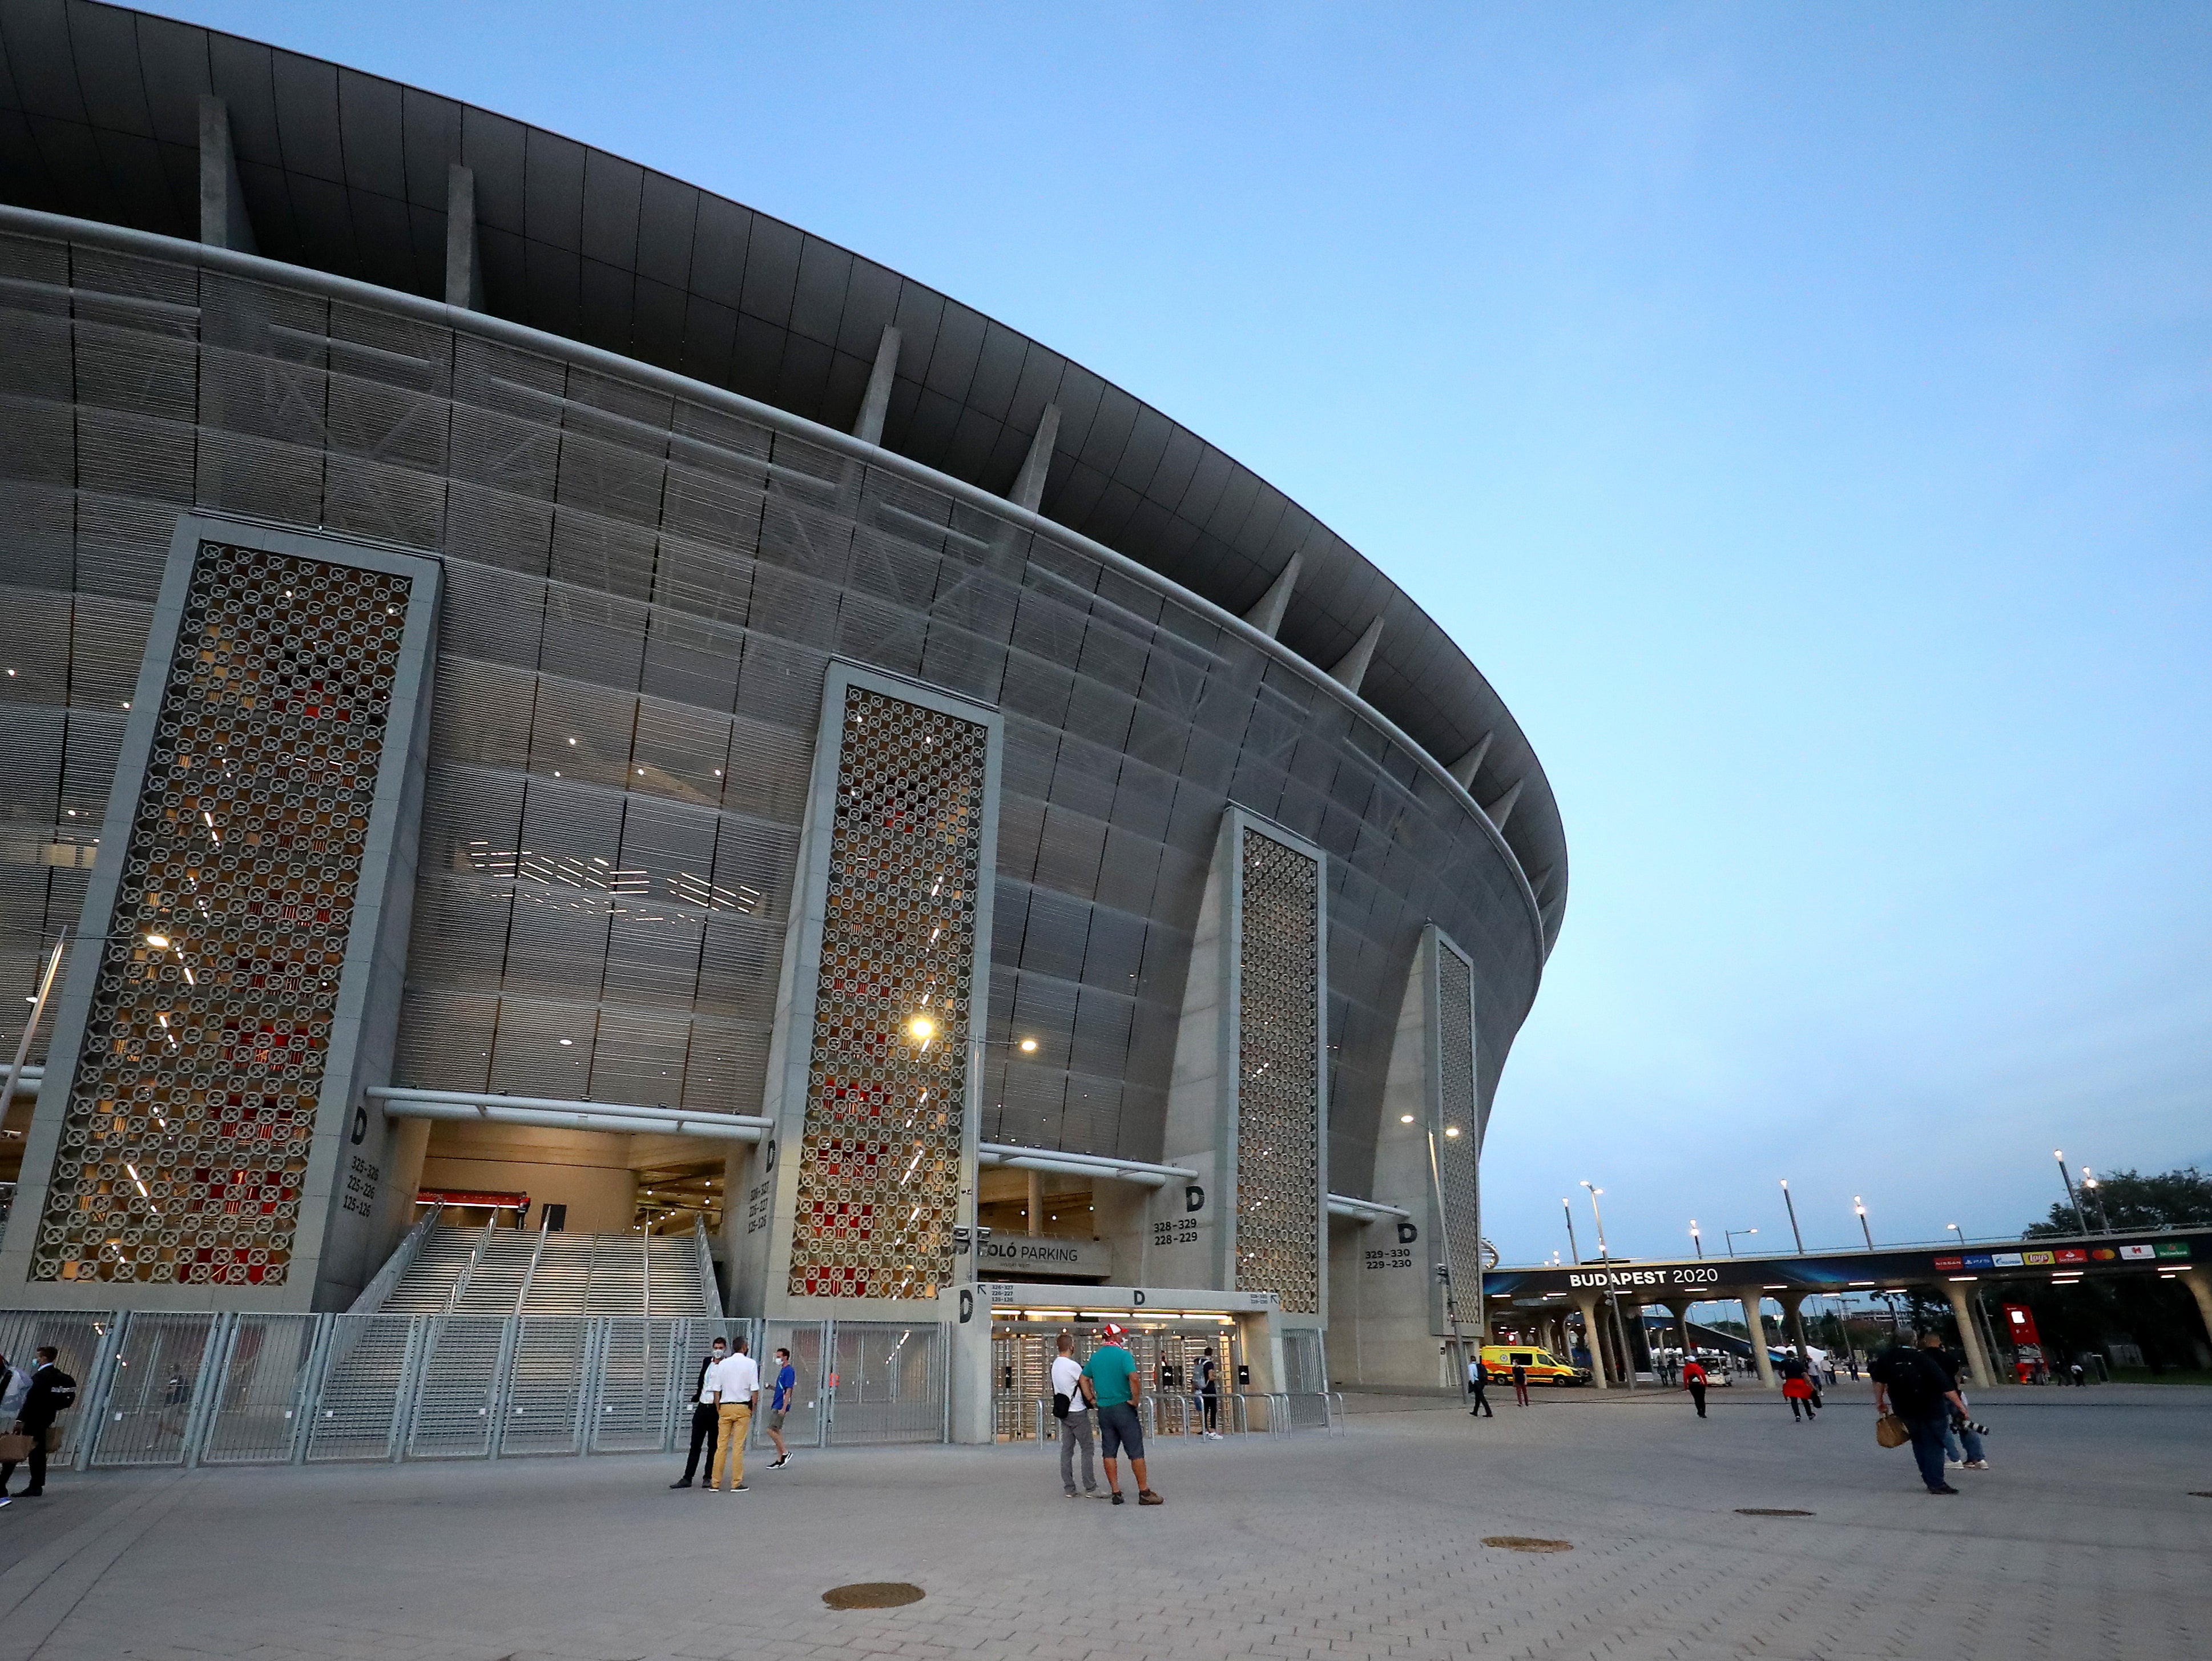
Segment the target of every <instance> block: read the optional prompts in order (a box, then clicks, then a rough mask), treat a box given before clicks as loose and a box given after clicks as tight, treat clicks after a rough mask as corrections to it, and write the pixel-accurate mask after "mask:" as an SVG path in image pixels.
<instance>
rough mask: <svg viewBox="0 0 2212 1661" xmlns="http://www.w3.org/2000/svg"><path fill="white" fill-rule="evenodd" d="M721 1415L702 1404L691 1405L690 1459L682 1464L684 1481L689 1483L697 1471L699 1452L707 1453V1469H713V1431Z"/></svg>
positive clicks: (694, 1403)
mask: <svg viewBox="0 0 2212 1661" xmlns="http://www.w3.org/2000/svg"><path fill="white" fill-rule="evenodd" d="M720 1422H721V1415H720V1414H719V1413H717V1412H716V1411H715V1410H714V1409H713V1408H710V1407H708V1405H707V1404H706V1403H705V1402H693V1403H692V1404H691V1457H690V1458H688V1459H686V1460H685V1461H684V1481H685V1482H690V1480H691V1475H692V1473H693V1472H694V1471H696V1470H697V1469H699V1451H700V1449H702V1448H704V1449H705V1450H706V1451H707V1469H708V1470H709V1471H712V1470H713V1469H714V1430H715V1427H716V1426H718V1425H719V1424H720Z"/></svg>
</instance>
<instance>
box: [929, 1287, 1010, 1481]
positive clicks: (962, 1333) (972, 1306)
mask: <svg viewBox="0 0 2212 1661" xmlns="http://www.w3.org/2000/svg"><path fill="white" fill-rule="evenodd" d="M937 1302H938V1307H939V1311H941V1314H942V1317H943V1319H944V1321H945V1335H946V1337H947V1338H948V1339H949V1340H950V1342H951V1355H950V1357H949V1358H948V1360H950V1361H951V1366H950V1368H949V1369H948V1371H947V1375H946V1384H947V1387H948V1389H949V1390H951V1415H950V1417H951V1429H952V1439H953V1440H954V1441H955V1442H957V1443H962V1444H965V1445H969V1446H975V1445H981V1444H985V1443H990V1442H995V1441H997V1440H998V1434H997V1429H996V1427H995V1426H994V1425H993V1423H992V1421H991V1407H992V1402H991V1300H990V1299H989V1297H988V1296H987V1295H986V1293H984V1291H983V1288H982V1287H946V1288H945V1290H944V1291H942V1292H940V1293H938V1295H937Z"/></svg>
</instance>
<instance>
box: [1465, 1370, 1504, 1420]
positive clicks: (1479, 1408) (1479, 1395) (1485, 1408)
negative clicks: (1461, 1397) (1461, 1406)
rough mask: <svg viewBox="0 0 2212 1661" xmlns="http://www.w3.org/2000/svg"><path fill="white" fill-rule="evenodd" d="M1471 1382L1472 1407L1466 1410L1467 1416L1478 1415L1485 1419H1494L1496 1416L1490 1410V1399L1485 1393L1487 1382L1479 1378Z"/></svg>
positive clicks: (1487, 1387)
mask: <svg viewBox="0 0 2212 1661" xmlns="http://www.w3.org/2000/svg"><path fill="white" fill-rule="evenodd" d="M1472 1382H1473V1385H1474V1406H1473V1407H1471V1408H1469V1409H1468V1414H1469V1415H1474V1414H1477V1413H1480V1414H1481V1415H1483V1416H1484V1417H1485V1418H1489V1419H1495V1418H1496V1417H1497V1416H1498V1415H1496V1414H1495V1413H1492V1411H1491V1410H1490V1397H1489V1396H1488V1395H1487V1394H1486V1391H1487V1390H1488V1389H1489V1385H1488V1384H1487V1382H1486V1380H1483V1379H1480V1378H1477V1379H1474V1380H1473V1381H1472Z"/></svg>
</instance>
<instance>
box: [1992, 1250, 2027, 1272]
mask: <svg viewBox="0 0 2212 1661" xmlns="http://www.w3.org/2000/svg"><path fill="white" fill-rule="evenodd" d="M2021 1262H2022V1256H2021V1253H2019V1252H2017V1251H1993V1252H1991V1253H1990V1264H1991V1266H1992V1267H1994V1268H1996V1269H2018V1268H2019V1267H2020V1266H2021Z"/></svg>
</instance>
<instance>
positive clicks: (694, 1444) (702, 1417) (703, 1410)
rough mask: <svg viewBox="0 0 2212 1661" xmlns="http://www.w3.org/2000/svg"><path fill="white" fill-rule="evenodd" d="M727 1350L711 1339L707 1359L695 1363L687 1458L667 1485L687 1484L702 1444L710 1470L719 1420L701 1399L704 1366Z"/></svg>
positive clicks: (704, 1374)
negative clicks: (688, 1455)
mask: <svg viewBox="0 0 2212 1661" xmlns="http://www.w3.org/2000/svg"><path fill="white" fill-rule="evenodd" d="M729 1353H730V1347H729V1345H727V1344H726V1343H725V1342H722V1340H720V1338H717V1339H715V1340H714V1348H712V1349H710V1350H708V1352H707V1359H706V1360H703V1361H702V1362H700V1363H699V1376H698V1377H697V1378H694V1379H693V1380H692V1381H691V1457H690V1458H688V1459H686V1460H685V1461H684V1475H682V1476H680V1477H678V1479H677V1480H676V1481H675V1482H671V1483H670V1484H669V1485H668V1486H669V1487H671V1488H690V1486H691V1478H692V1477H693V1476H694V1475H696V1473H697V1471H698V1469H699V1450H700V1449H701V1448H702V1447H703V1448H705V1449H706V1450H707V1469H708V1470H710V1471H711V1470H713V1469H714V1427H715V1426H716V1425H717V1424H719V1423H720V1418H721V1415H720V1414H718V1413H717V1412H716V1411H715V1409H714V1405H713V1404H712V1403H711V1402H708V1401H706V1400H704V1399H703V1398H704V1396H705V1395H706V1391H707V1372H708V1368H710V1367H712V1366H714V1364H715V1363H716V1362H717V1361H720V1360H722V1359H723V1358H724V1357H726V1355H728V1354H729Z"/></svg>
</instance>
